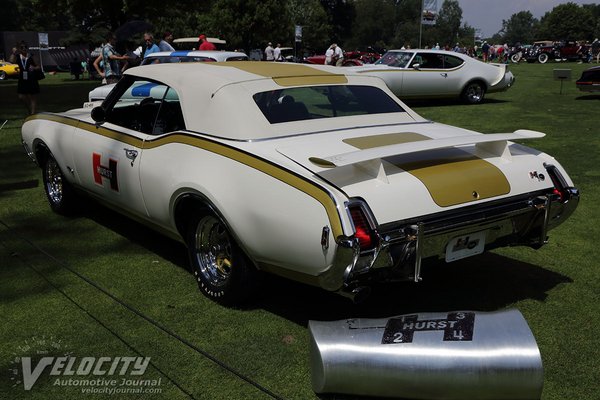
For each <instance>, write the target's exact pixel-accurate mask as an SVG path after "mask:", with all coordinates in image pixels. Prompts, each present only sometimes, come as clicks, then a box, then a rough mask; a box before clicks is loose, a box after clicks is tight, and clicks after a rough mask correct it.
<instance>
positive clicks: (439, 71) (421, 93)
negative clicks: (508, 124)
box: [351, 50, 515, 104]
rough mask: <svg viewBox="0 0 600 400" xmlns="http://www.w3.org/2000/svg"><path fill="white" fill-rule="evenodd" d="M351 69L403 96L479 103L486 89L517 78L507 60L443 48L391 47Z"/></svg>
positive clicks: (501, 88) (507, 84) (507, 85)
mask: <svg viewBox="0 0 600 400" xmlns="http://www.w3.org/2000/svg"><path fill="white" fill-rule="evenodd" d="M351 69H352V70H353V71H354V72H357V73H361V74H368V75H373V76H378V77H380V78H381V79H383V80H384V81H385V83H386V84H387V85H388V87H389V88H390V89H391V90H392V92H394V94H395V95H396V96H398V97H399V98H400V99H402V100H405V99H420V98H443V97H446V98H453V97H456V98H459V97H460V98H461V99H462V100H463V101H465V102H466V103H469V104H477V103H481V102H482V101H483V99H484V96H485V94H486V93H494V92H501V91H505V90H507V89H508V88H510V87H511V86H512V85H513V83H514V81H515V78H514V76H513V74H512V72H510V71H509V70H508V66H507V65H505V64H488V63H484V62H481V61H479V60H476V59H474V58H472V57H469V56H467V55H465V54H461V53H456V52H452V51H443V50H391V51H388V52H387V53H385V54H384V55H383V56H382V57H381V58H380V59H379V60H378V61H377V62H376V63H375V64H373V65H365V66H361V67H353V68H351Z"/></svg>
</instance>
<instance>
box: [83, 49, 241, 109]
mask: <svg viewBox="0 0 600 400" xmlns="http://www.w3.org/2000/svg"><path fill="white" fill-rule="evenodd" d="M221 61H248V56H247V55H246V53H243V52H241V51H212V50H179V51H161V52H156V53H152V54H150V55H148V57H145V58H144V59H143V60H142V62H141V64H140V65H149V64H164V63H183V62H221ZM113 87H115V84H114V83H112V84H109V85H102V86H98V87H97V88H94V89H92V90H91V91H90V93H89V95H88V99H89V101H90V102H94V101H102V100H104V99H105V98H106V96H107V95H108V94H109V93H110V91H111V90H112V88H113Z"/></svg>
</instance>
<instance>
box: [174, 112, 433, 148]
mask: <svg viewBox="0 0 600 400" xmlns="http://www.w3.org/2000/svg"><path fill="white" fill-rule="evenodd" d="M403 112H404V113H406V111H403ZM309 121H310V120H309ZM295 122H298V121H295ZM434 123H435V122H433V121H430V120H426V121H411V122H395V123H390V124H375V125H357V126H349V127H345V128H335V129H324V130H320V131H312V132H305V133H295V134H291V135H285V136H272V137H267V138H259V139H234V138H230V137H225V136H217V135H212V134H210V133H206V132H198V131H193V130H190V129H183V130H182V131H181V132H187V133H193V134H196V135H202V136H207V137H210V138H213V139H220V140H228V141H232V142H238V143H258V142H266V141H269V140H278V139H288V138H293V137H301V136H308V135H314V134H317V133H330V132H340V131H351V130H355V129H366V128H384V127H388V126H403V125H423V124H434Z"/></svg>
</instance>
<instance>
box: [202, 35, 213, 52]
mask: <svg viewBox="0 0 600 400" xmlns="http://www.w3.org/2000/svg"><path fill="white" fill-rule="evenodd" d="M198 40H199V41H200V46H199V47H198V50H216V49H217V48H216V47H215V45H214V44H212V43H211V42H209V41H208V40H206V36H205V35H200V36H199V37H198Z"/></svg>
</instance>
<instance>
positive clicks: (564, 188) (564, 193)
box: [546, 165, 571, 203]
mask: <svg viewBox="0 0 600 400" xmlns="http://www.w3.org/2000/svg"><path fill="white" fill-rule="evenodd" d="M546 171H548V176H550V179H551V180H552V184H553V185H554V189H553V190H552V193H554V194H555V195H557V196H559V201H560V202H561V203H565V202H566V201H568V200H569V198H570V197H571V196H570V193H569V191H568V185H567V182H565V179H564V178H563V177H562V175H561V174H560V172H559V171H558V168H556V167H555V166H554V165H546Z"/></svg>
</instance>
